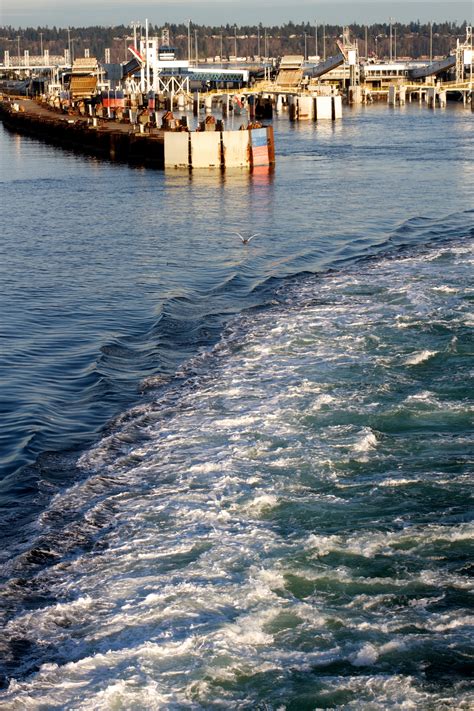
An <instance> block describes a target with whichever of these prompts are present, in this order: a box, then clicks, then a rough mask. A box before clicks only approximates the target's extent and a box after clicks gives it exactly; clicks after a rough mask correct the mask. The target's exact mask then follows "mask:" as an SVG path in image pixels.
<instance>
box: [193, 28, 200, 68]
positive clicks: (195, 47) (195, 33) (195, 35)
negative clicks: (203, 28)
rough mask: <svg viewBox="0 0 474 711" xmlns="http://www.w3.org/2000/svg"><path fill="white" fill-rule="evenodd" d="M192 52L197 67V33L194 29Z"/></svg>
mask: <svg viewBox="0 0 474 711" xmlns="http://www.w3.org/2000/svg"><path fill="white" fill-rule="evenodd" d="M194 52H195V59H196V67H197V65H198V56H199V55H198V31H197V30H196V29H195V30H194Z"/></svg>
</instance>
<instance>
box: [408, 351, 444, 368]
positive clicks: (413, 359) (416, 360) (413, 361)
mask: <svg viewBox="0 0 474 711" xmlns="http://www.w3.org/2000/svg"><path fill="white" fill-rule="evenodd" d="M437 353H438V351H429V350H424V351H419V352H418V353H413V354H412V355H411V356H410V357H409V358H407V359H406V360H405V365H420V363H425V362H426V361H427V360H430V358H433V357H434V356H435V355H437Z"/></svg>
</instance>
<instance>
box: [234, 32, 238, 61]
mask: <svg viewBox="0 0 474 711" xmlns="http://www.w3.org/2000/svg"><path fill="white" fill-rule="evenodd" d="M234 57H235V59H237V25H234Z"/></svg>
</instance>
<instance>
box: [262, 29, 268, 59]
mask: <svg viewBox="0 0 474 711" xmlns="http://www.w3.org/2000/svg"><path fill="white" fill-rule="evenodd" d="M263 53H264V55H265V59H266V58H267V56H268V49H267V28H265V36H264V41H263Z"/></svg>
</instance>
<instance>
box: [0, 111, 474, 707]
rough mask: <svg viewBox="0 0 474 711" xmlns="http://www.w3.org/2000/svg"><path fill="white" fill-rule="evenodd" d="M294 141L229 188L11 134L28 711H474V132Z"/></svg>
mask: <svg viewBox="0 0 474 711" xmlns="http://www.w3.org/2000/svg"><path fill="white" fill-rule="evenodd" d="M274 125H275V135H276V148H277V166H276V170H275V171H274V172H273V173H269V174H268V173H266V174H265V173H263V174H253V175H248V174H246V173H241V172H235V173H232V172H228V173H226V175H225V176H220V175H219V176H218V175H215V174H209V173H203V174H199V173H197V172H195V173H193V174H192V175H191V176H189V175H187V174H186V175H182V174H180V173H175V172H172V173H161V172H155V171H147V170H141V169H132V168H129V167H127V166H122V165H111V164H108V163H102V162H99V161H95V160H90V159H86V158H83V157H81V156H77V155H74V154H71V153H66V152H63V151H61V150H57V149H54V148H52V147H49V146H45V145H42V144H41V143H38V142H36V141H33V140H29V139H27V138H24V137H21V138H20V137H18V136H15V135H13V134H9V133H7V132H6V131H4V130H3V129H0V144H1V145H0V149H1V166H2V167H1V182H0V196H1V204H2V206H3V207H2V222H3V230H2V235H3V236H2V243H1V244H2V246H1V250H2V256H1V260H0V313H1V324H2V329H1V361H0V383H1V392H2V398H1V401H2V404H1V415H2V428H1V432H0V453H1V458H2V459H1V463H2V467H3V478H2V481H1V489H0V504H1V507H2V508H1V516H2V518H1V521H0V523H1V525H2V540H3V546H2V551H1V554H0V561H1V565H2V578H1V581H2V588H1V590H0V600H1V607H0V614H1V615H2V632H1V637H0V652H1V653H0V665H1V673H2V679H3V683H2V691H0V703H1V705H2V708H5V709H12V710H13V709H22V710H23V709H84V710H86V709H87V710H89V709H100V710H102V709H104V710H105V709H173V710H174V709H245V710H247V709H261V710H262V711H263V710H264V709H265V710H274V711H283V710H287V711H300V710H306V709H308V710H309V709H323V708H324V709H364V711H365V710H366V709H369V710H370V709H382V708H383V709H386V708H390V709H404V710H405V709H470V708H472V707H473V705H474V693H473V687H472V684H471V683H470V679H471V673H472V631H473V619H474V616H473V615H472V584H471V580H472V572H473V570H472V514H471V512H472V505H471V502H470V494H471V482H470V479H471V476H472V453H473V446H472V379H471V378H472V326H473V311H472V300H473V292H472V262H473V245H474V239H473V238H474V204H473V197H472V196H473V195H474V132H473V115H472V114H471V113H470V112H469V111H466V110H465V109H463V108H462V107H459V106H449V107H448V109H447V110H446V111H436V112H432V111H428V110H427V109H426V108H425V107H419V106H409V107H406V108H403V109H396V110H389V109H388V108H387V107H385V106H374V107H368V108H367V109H365V108H363V109H360V110H354V111H349V110H348V111H346V113H345V115H344V118H343V120H342V121H341V122H338V123H336V124H333V123H330V124H326V125H324V124H322V123H320V124H316V125H314V124H306V125H305V124H299V125H291V124H289V123H288V121H287V118H286V117H285V116H283V117H281V118H278V119H276V120H275V122H274ZM233 230H239V231H241V232H243V233H251V232H258V233H259V235H258V237H256V238H255V239H254V240H253V241H252V242H251V243H250V244H249V245H248V246H244V245H242V243H241V242H240V240H239V239H238V237H236V236H235V235H232V234H231V232H232V231H233Z"/></svg>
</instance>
